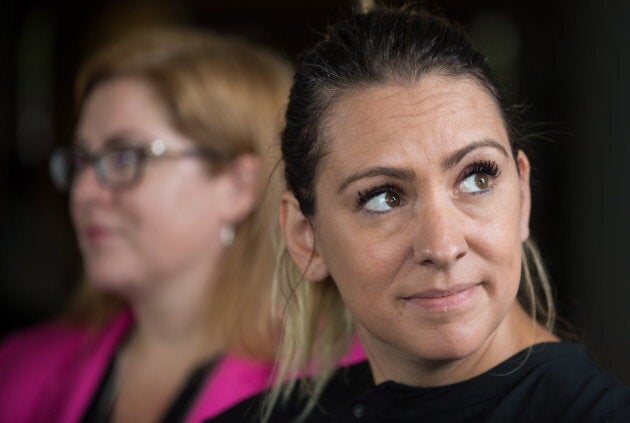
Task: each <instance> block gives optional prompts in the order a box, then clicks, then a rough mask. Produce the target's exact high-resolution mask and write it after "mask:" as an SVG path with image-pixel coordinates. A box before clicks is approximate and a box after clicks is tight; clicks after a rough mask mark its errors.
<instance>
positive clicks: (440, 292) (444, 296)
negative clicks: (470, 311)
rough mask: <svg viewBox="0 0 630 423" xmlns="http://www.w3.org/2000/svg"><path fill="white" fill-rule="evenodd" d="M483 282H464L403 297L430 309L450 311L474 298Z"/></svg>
mask: <svg viewBox="0 0 630 423" xmlns="http://www.w3.org/2000/svg"><path fill="white" fill-rule="evenodd" d="M480 285H481V283H480V282H479V283H464V284H457V285H452V286H449V287H448V288H444V289H440V288H432V289H426V290H423V291H419V292H417V293H414V294H412V295H408V296H404V297H403V299H404V300H406V301H408V302H409V303H411V304H415V305H418V306H420V307H422V308H423V309H425V310H428V311H449V310H452V309H454V308H457V307H460V306H463V305H464V304H466V303H467V302H468V300H470V299H471V298H472V296H473V295H474V294H475V292H476V291H477V289H478V288H479V286H480Z"/></svg>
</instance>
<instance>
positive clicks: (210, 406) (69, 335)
mask: <svg viewBox="0 0 630 423" xmlns="http://www.w3.org/2000/svg"><path fill="white" fill-rule="evenodd" d="M131 326H132V317H131V314H130V313H129V312H123V313H121V314H120V315H118V316H117V317H116V318H115V319H113V320H112V322H111V323H110V324H109V325H107V326H106V327H105V328H104V329H103V330H101V331H98V332H94V331H90V330H87V329H85V328H81V327H72V326H68V325H66V324H62V323H59V322H51V323H45V324H42V325H38V326H35V327H33V328H31V329H27V330H24V331H22V332H18V333H16V334H13V335H11V336H9V337H8V338H6V339H5V340H4V341H3V342H2V344H0V422H13V423H39V422H42V423H43V422H46V423H51V422H59V423H74V422H79V421H80V420H81V418H82V417H83V414H84V413H85V412H86V410H87V407H88V406H89V405H90V402H91V400H92V397H93V396H94V395H95V393H96V390H97V389H98V387H99V384H100V383H101V381H102V379H103V377H104V376H105V372H106V370H107V366H108V365H109V362H110V361H111V359H112V358H113V355H114V354H115V352H116V350H117V349H118V346H119V344H120V342H121V341H122V340H123V338H124V335H125V334H126V333H127V331H128V330H129V329H130V328H131ZM363 359H365V356H364V353H363V350H362V348H361V346H360V344H358V343H355V345H354V346H353V348H352V351H351V352H350V353H349V354H348V355H347V356H346V357H345V358H344V360H343V361H342V363H340V364H343V365H346V364H352V363H356V362H359V361H361V360H363ZM271 370H272V364H271V363H268V362H260V361H254V360H250V359H246V358H243V357H237V356H232V355H227V356H225V357H224V358H223V359H222V360H221V361H220V362H219V363H218V364H217V367H216V368H215V369H214V371H213V373H212V377H209V378H208V380H206V381H205V383H204V386H203V387H202V389H201V390H200V392H199V393H198V395H197V398H196V399H195V402H194V404H193V405H192V407H191V409H190V410H189V412H188V415H187V417H186V422H187V423H197V422H201V421H203V420H204V419H207V418H209V417H212V416H214V415H216V414H218V413H219V412H221V411H223V410H225V409H226V408H228V407H230V406H231V405H233V404H236V403H237V402H239V401H241V400H242V399H245V398H247V397H249V396H251V395H254V394H256V393H258V392H260V391H262V390H263V389H265V388H266V387H267V386H268V385H269V383H270V376H271Z"/></svg>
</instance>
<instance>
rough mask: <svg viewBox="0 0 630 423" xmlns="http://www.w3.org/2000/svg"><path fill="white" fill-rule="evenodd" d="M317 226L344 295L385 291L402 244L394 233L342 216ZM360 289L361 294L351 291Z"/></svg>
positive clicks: (321, 246)
mask: <svg viewBox="0 0 630 423" xmlns="http://www.w3.org/2000/svg"><path fill="white" fill-rule="evenodd" d="M322 221H323V222H325V224H324V225H322V226H318V229H320V230H319V231H318V234H317V237H318V241H319V251H320V254H322V256H323V257H324V259H325V261H326V265H327V267H328V271H329V272H330V275H331V277H332V278H333V279H334V280H335V282H336V284H337V286H338V288H339V291H340V293H341V295H342V297H343V298H344V299H349V300H350V301H353V300H355V299H356V298H360V299H367V298H371V297H374V296H378V295H382V293H383V292H384V290H386V289H387V287H388V286H389V284H390V283H391V281H392V279H394V277H395V275H396V273H397V272H398V270H399V266H400V263H401V262H402V258H401V245H399V244H400V243H396V242H395V237H391V238H388V237H383V236H382V234H380V232H379V231H374V230H370V229H368V228H358V227H354V226H352V225H351V223H350V222H345V223H344V221H343V220H342V219H334V218H332V217H329V218H325V219H322ZM353 292H355V293H357V292H360V295H352V294H351V293H353Z"/></svg>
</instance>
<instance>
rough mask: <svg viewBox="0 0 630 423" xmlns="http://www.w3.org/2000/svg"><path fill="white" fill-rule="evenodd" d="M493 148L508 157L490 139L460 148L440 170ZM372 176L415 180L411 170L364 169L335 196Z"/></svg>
mask: <svg viewBox="0 0 630 423" xmlns="http://www.w3.org/2000/svg"><path fill="white" fill-rule="evenodd" d="M488 147H489V148H494V149H496V150H498V151H499V152H501V153H502V154H503V155H505V156H506V157H509V154H508V152H507V150H506V149H505V147H503V145H501V144H500V143H499V142H497V141H495V140H491V139H484V140H480V141H475V142H473V143H470V144H468V145H467V146H465V147H462V148H460V149H459V150H457V151H455V152H454V153H453V154H451V155H450V156H448V157H447V158H445V159H444V160H443V161H442V168H444V169H445V170H448V169H451V168H453V167H454V166H455V165H457V163H459V162H460V161H462V159H463V158H464V157H466V156H467V155H468V154H470V153H471V152H473V151H474V150H478V149H480V148H488ZM374 176H389V177H392V178H396V179H401V180H411V179H413V178H415V176H416V173H415V172H414V171H413V170H412V169H406V168H395V167H386V166H377V167H371V168H368V169H365V170H363V171H360V172H357V173H354V174H352V175H350V176H348V177H347V178H345V179H344V180H343V181H342V182H341V184H340V185H339V189H338V190H337V194H341V193H342V192H343V190H345V189H346V188H347V187H348V185H350V184H351V183H353V182H355V181H357V180H359V179H362V178H370V177H374Z"/></svg>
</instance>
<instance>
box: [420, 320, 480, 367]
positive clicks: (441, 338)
mask: <svg viewBox="0 0 630 423" xmlns="http://www.w3.org/2000/svg"><path fill="white" fill-rule="evenodd" d="M423 338H424V339H427V340H428V341H427V342H422V343H421V344H420V345H419V346H418V348H417V350H416V351H417V352H416V354H417V355H418V356H419V357H421V358H422V359H424V360H429V361H456V360H462V359H464V358H467V357H469V356H471V355H472V354H474V353H475V352H476V351H478V350H479V348H481V346H482V345H483V343H484V341H485V340H486V339H487V336H484V334H483V333H480V331H477V330H472V329H471V328H466V329H461V330H455V331H442V332H441V333H438V334H433V335H425V336H423Z"/></svg>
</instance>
